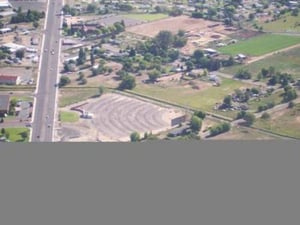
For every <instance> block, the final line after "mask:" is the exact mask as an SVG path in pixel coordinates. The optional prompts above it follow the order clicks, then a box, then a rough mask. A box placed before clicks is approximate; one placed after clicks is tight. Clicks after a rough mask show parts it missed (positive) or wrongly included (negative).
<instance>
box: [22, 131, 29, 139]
mask: <svg viewBox="0 0 300 225" xmlns="http://www.w3.org/2000/svg"><path fill="white" fill-rule="evenodd" d="M21 137H22V138H23V140H25V139H26V138H28V132H27V131H24V132H22V133H21Z"/></svg>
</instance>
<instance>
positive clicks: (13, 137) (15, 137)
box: [5, 127, 29, 142]
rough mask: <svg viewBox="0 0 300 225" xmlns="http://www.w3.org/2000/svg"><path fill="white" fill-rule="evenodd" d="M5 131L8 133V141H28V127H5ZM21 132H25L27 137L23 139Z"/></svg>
mask: <svg viewBox="0 0 300 225" xmlns="http://www.w3.org/2000/svg"><path fill="white" fill-rule="evenodd" d="M5 131H6V132H7V133H9V138H8V140H9V141H10V142H28V141H29V129H28V128H24V127H21V128H5ZM22 133H26V134H27V137H26V138H25V139H24V138H23V137H22Z"/></svg>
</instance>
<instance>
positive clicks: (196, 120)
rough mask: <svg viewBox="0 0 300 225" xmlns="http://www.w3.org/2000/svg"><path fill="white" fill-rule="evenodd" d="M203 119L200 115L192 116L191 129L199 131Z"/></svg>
mask: <svg viewBox="0 0 300 225" xmlns="http://www.w3.org/2000/svg"><path fill="white" fill-rule="evenodd" d="M201 126H202V120H201V119H200V118H199V117H198V116H192V118H191V129H192V131H194V132H199V131H200V130H201Z"/></svg>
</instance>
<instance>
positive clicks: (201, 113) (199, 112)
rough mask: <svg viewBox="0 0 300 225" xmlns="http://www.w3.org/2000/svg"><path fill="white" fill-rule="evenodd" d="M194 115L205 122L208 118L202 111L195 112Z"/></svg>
mask: <svg viewBox="0 0 300 225" xmlns="http://www.w3.org/2000/svg"><path fill="white" fill-rule="evenodd" d="M194 115H195V116H198V117H199V118H200V119H202V120H204V118H205V117H206V113H205V112H202V111H196V112H194Z"/></svg>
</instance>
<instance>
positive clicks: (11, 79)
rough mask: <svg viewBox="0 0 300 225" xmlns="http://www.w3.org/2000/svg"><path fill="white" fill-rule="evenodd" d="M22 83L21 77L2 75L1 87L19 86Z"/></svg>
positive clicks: (0, 76)
mask: <svg viewBox="0 0 300 225" xmlns="http://www.w3.org/2000/svg"><path fill="white" fill-rule="evenodd" d="M20 82H21V80H20V77H19V76H11V75H0V85H1V84H6V85H19V84H20Z"/></svg>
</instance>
